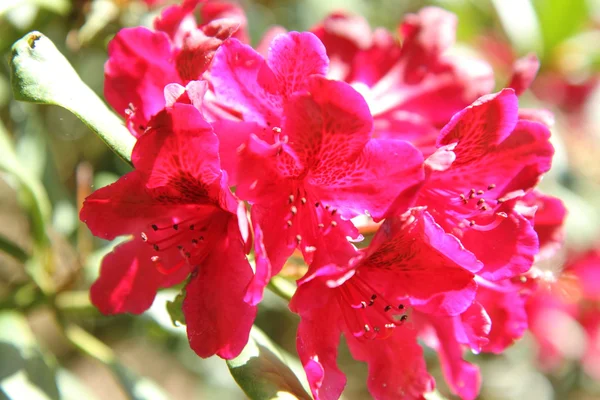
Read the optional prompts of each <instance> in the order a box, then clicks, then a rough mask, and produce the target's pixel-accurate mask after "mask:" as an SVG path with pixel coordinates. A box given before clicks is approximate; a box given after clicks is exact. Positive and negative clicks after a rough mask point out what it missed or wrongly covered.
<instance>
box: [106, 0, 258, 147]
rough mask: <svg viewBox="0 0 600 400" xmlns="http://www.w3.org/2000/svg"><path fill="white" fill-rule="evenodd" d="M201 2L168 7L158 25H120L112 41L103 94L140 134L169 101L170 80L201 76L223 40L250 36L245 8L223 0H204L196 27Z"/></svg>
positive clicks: (195, 0) (193, 0)
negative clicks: (127, 26)
mask: <svg viewBox="0 0 600 400" xmlns="http://www.w3.org/2000/svg"><path fill="white" fill-rule="evenodd" d="M199 2H200V1H199V0H185V1H184V2H183V4H182V5H175V6H171V7H167V8H166V9H165V10H163V12H162V14H161V16H160V17H159V18H158V19H157V20H156V21H155V29H156V30H154V31H152V30H149V29H147V28H143V27H137V28H127V29H122V30H121V31H119V33H118V34H117V35H116V36H115V38H114V39H113V40H111V42H110V43H109V45H108V55H109V59H108V61H107V63H106V65H105V85H104V96H105V97H106V100H107V101H108V102H109V103H110V104H111V105H112V106H113V108H114V109H115V110H116V111H117V112H118V113H119V114H120V115H122V116H123V117H125V118H126V119H127V126H128V128H129V130H130V131H131V133H132V134H133V135H135V136H136V137H138V136H140V135H141V134H142V133H143V132H144V130H145V129H146V127H147V124H148V121H149V120H150V119H151V118H152V116H153V115H155V114H156V113H158V112H159V111H160V110H162V109H163V107H164V106H165V101H164V93H163V92H164V88H165V86H166V85H168V84H171V83H178V84H181V85H186V84H188V83H189V82H190V81H194V80H198V79H200V78H201V77H202V76H203V74H204V73H205V72H206V70H207V69H208V67H209V65H210V62H211V60H212V57H213V55H214V52H215V50H216V49H217V48H218V47H219V46H220V45H221V43H222V42H223V41H224V40H227V39H228V38H229V37H231V36H235V35H236V34H237V35H238V37H243V38H246V36H247V35H246V33H245V31H244V28H245V24H246V20H245V16H244V15H243V12H242V11H241V9H239V7H237V6H233V5H231V4H229V3H225V2H215V1H211V2H203V4H202V7H201V15H202V20H203V24H202V25H200V26H198V25H197V24H196V21H195V19H194V15H193V12H194V10H195V8H196V6H197V4H198V3H199Z"/></svg>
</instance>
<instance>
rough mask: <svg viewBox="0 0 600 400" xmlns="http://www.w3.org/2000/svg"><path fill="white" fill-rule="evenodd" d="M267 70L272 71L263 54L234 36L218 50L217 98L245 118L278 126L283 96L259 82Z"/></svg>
mask: <svg viewBox="0 0 600 400" xmlns="http://www.w3.org/2000/svg"><path fill="white" fill-rule="evenodd" d="M264 69H266V70H269V67H268V66H267V64H266V62H265V60H264V59H263V57H262V56H261V55H260V54H258V53H257V52H256V51H254V49H253V48H252V47H250V46H247V45H244V44H242V43H241V42H239V41H237V40H235V39H231V40H228V41H226V42H225V43H223V45H221V47H220V48H219V50H217V52H216V53H215V56H214V59H213V64H212V68H211V79H212V82H213V85H214V88H215V94H216V95H217V99H218V100H219V101H220V102H222V103H223V104H224V105H226V106H229V107H231V108H233V109H235V110H237V111H239V112H241V114H242V115H243V117H244V120H246V121H252V122H257V123H259V124H260V125H262V126H268V125H270V126H278V125H279V123H280V118H281V101H282V99H281V96H280V95H275V94H271V93H269V92H268V91H267V90H266V88H265V87H263V86H262V85H261V83H260V82H259V79H258V78H259V74H261V70H264ZM263 73H264V71H263ZM271 73H272V72H271Z"/></svg>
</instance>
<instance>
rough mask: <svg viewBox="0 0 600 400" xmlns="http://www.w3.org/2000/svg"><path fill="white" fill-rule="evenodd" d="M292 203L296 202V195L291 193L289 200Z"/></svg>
mask: <svg viewBox="0 0 600 400" xmlns="http://www.w3.org/2000/svg"><path fill="white" fill-rule="evenodd" d="M288 201H289V202H290V204H292V203H293V202H294V195H293V194H290V197H289V200H288Z"/></svg>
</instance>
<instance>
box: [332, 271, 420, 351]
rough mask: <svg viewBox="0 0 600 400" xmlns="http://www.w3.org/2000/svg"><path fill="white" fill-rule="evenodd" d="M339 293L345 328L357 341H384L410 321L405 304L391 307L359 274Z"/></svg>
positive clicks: (341, 288) (393, 304)
mask: <svg viewBox="0 0 600 400" xmlns="http://www.w3.org/2000/svg"><path fill="white" fill-rule="evenodd" d="M338 290H339V293H338V296H337V299H338V302H339V305H340V308H341V309H342V314H343V315H344V319H345V321H346V325H347V326H348V329H349V330H350V332H351V333H352V335H354V337H356V338H358V339H371V340H372V339H385V338H387V337H389V336H391V335H392V333H393V332H394V329H395V328H396V327H398V326H400V325H402V324H404V322H405V321H406V320H407V319H408V314H407V309H406V307H405V306H404V304H402V303H400V304H395V303H392V302H391V301H389V300H388V299H386V298H385V297H384V296H383V295H382V294H381V293H379V292H378V291H377V290H375V289H374V288H373V287H372V286H371V285H369V284H368V283H367V282H366V281H365V280H364V279H362V278H361V277H360V276H358V275H357V274H356V275H354V276H353V277H352V278H350V279H349V280H348V281H347V282H345V283H344V284H343V285H342V286H340V287H339V288H338Z"/></svg>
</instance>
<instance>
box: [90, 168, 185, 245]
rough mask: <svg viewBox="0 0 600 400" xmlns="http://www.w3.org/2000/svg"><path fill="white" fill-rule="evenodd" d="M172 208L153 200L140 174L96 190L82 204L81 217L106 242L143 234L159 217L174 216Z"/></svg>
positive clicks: (133, 172)
mask: <svg viewBox="0 0 600 400" xmlns="http://www.w3.org/2000/svg"><path fill="white" fill-rule="evenodd" d="M172 211H173V207H172V206H168V205H163V204H160V203H157V202H155V201H154V200H153V198H152V197H151V196H150V194H149V193H148V192H147V191H146V188H145V180H144V177H143V175H142V174H141V173H140V172H139V171H132V172H129V173H128V174H125V175H124V176H122V177H121V178H120V179H119V180H118V181H116V182H115V183H113V184H111V185H108V186H105V187H103V188H101V189H98V190H96V191H95V192H94V193H92V194H91V195H90V196H88V197H87V198H86V199H85V201H84V202H83V207H82V209H81V212H80V214H79V217H80V219H81V221H83V222H84V223H85V224H86V225H87V226H88V228H89V229H90V230H91V231H92V233H93V234H94V235H96V236H98V237H101V238H103V239H107V240H112V239H114V238H115V237H117V236H121V235H128V234H131V233H133V232H141V231H143V230H144V229H145V226H147V225H149V224H150V223H152V221H153V220H154V219H155V218H156V216H157V215H165V214H171V213H172Z"/></svg>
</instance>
